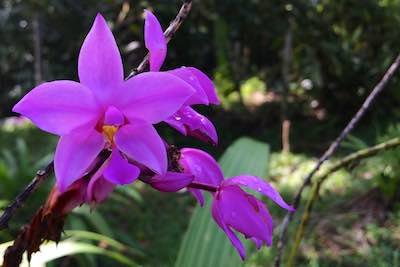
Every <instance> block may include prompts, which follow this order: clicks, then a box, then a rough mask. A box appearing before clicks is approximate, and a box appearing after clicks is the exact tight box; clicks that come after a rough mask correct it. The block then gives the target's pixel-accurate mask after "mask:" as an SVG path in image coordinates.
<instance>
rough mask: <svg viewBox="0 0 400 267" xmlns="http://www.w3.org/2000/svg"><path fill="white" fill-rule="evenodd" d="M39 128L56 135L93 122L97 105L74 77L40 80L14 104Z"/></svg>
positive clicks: (86, 89) (89, 125)
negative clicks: (74, 80) (39, 82)
mask: <svg viewBox="0 0 400 267" xmlns="http://www.w3.org/2000/svg"><path fill="white" fill-rule="evenodd" d="M13 111H14V112H18V113H20V114H22V115H24V116H25V117H28V118H29V119H31V120H32V121H33V123H34V124H35V125H36V126H38V127H39V128H40V129H42V130H44V131H46V132H50V133H53V134H57V135H64V134H67V133H69V132H70V131H72V130H74V129H76V128H78V127H82V126H86V127H91V126H94V125H95V124H96V120H97V117H98V106H97V104H96V100H95V98H94V96H93V94H92V92H91V91H90V90H89V89H88V88H86V87H85V86H83V85H81V84H79V83H77V82H73V81H54V82H47V83H43V84H41V85H39V86H37V87H35V88H34V89H33V90H31V91H30V92H29V93H28V94H27V95H25V96H24V97H23V98H22V99H21V100H20V101H19V102H18V103H17V104H16V105H15V106H14V108H13Z"/></svg>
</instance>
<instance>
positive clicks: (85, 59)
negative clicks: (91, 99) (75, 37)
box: [78, 14, 124, 103]
mask: <svg viewBox="0 0 400 267" xmlns="http://www.w3.org/2000/svg"><path fill="white" fill-rule="evenodd" d="M78 74H79V80H80V81H81V83H82V84H84V85H86V86H87V87H89V88H90V89H91V90H92V91H93V92H94V93H95V95H96V97H97V98H98V99H99V100H100V101H101V102H102V103H104V102H107V99H108V98H109V96H110V94H111V93H112V90H113V89H114V88H115V87H116V85H118V84H120V83H122V81H123V79H124V70H123V66H122V59H121V55H120V53H119V50H118V46H117V44H116V42H115V39H114V36H113V34H112V32H111V30H110V29H109V27H108V25H107V22H106V21H105V19H104V18H103V16H101V15H100V14H97V16H96V19H95V21H94V23H93V26H92V28H91V29H90V31H89V33H88V35H87V36H86V38H85V41H84V42H83V45H82V47H81V51H80V53H79V60H78ZM78 99H79V98H78Z"/></svg>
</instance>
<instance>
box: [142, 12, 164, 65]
mask: <svg viewBox="0 0 400 267" xmlns="http://www.w3.org/2000/svg"><path fill="white" fill-rule="evenodd" d="M145 14H146V21H145V23H144V43H145V46H146V48H147V49H148V50H149V53H150V59H149V61H150V71H159V70H160V68H161V66H162V64H163V62H164V59H165V56H166V55H167V41H166V40H165V37H164V32H163V30H162V28H161V25H160V22H159V21H158V20H157V18H156V17H155V16H154V15H153V13H151V12H150V11H148V10H145Z"/></svg>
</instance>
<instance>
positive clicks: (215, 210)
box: [211, 199, 246, 260]
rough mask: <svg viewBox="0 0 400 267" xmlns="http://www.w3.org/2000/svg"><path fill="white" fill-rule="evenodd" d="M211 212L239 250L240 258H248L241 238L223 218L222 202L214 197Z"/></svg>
mask: <svg viewBox="0 0 400 267" xmlns="http://www.w3.org/2000/svg"><path fill="white" fill-rule="evenodd" d="M211 214H212V216H213V218H214V221H215V222H216V223H217V224H218V226H219V227H221V228H222V230H223V231H224V232H225V234H226V235H227V236H228V238H229V240H230V241H231V243H232V245H233V246H234V247H235V249H236V250H237V251H238V252H239V255H240V258H241V259H242V260H244V259H245V258H246V250H245V248H244V246H243V244H242V242H241V241H240V239H239V238H238V237H237V236H236V235H235V233H234V232H233V231H232V230H231V229H230V228H229V226H228V225H227V224H226V223H225V221H224V219H223V215H222V213H221V208H220V203H219V200H218V199H214V201H213V204H212V207H211Z"/></svg>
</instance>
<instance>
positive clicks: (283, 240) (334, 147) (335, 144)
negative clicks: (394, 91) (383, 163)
mask: <svg viewBox="0 0 400 267" xmlns="http://www.w3.org/2000/svg"><path fill="white" fill-rule="evenodd" d="M399 66H400V54H398V55H397V57H396V59H395V60H394V62H393V63H392V65H390V67H389V69H387V71H386V72H385V74H384V76H383V78H382V79H381V80H380V81H379V83H378V84H377V85H376V86H375V87H374V89H373V90H372V91H371V93H370V94H369V95H368V97H367V98H366V99H365V101H364V103H363V104H362V106H361V107H360V109H359V110H358V111H357V113H356V114H355V115H354V116H353V117H352V119H351V120H350V122H349V123H348V124H347V125H346V127H345V128H344V129H343V131H342V132H341V133H340V134H339V136H338V137H337V138H336V139H335V141H333V142H332V143H331V145H330V146H329V148H328V149H327V150H326V151H325V153H324V154H323V155H322V156H321V157H320V158H319V159H318V161H317V163H316V165H315V167H314V168H313V169H312V170H311V171H310V173H309V174H308V175H307V176H306V177H305V178H304V181H303V183H302V185H301V186H300V189H299V191H298V192H297V194H296V196H295V198H294V201H293V207H294V208H297V207H298V206H299V204H300V200H301V195H302V193H303V190H304V188H305V187H306V186H308V185H309V184H310V183H311V179H312V177H313V176H314V174H315V173H316V172H317V171H318V170H319V169H320V168H321V166H322V164H323V163H324V162H325V161H326V160H327V159H329V158H330V157H331V156H332V155H333V153H335V151H336V150H337V149H338V148H339V146H340V144H341V143H342V141H343V140H344V139H345V138H346V137H347V135H348V134H349V133H350V132H351V131H352V130H353V129H354V128H355V127H356V126H357V124H358V122H359V121H360V120H361V118H362V117H363V116H364V114H365V113H366V111H367V110H368V108H369V107H370V106H371V104H372V103H373V101H374V100H375V98H376V97H377V96H378V95H379V93H380V92H382V91H383V89H384V88H385V87H386V85H387V84H388V82H389V81H390V80H391V78H392V77H393V76H394V74H395V73H396V71H397V69H398V68H399ZM293 216H294V213H291V212H288V213H287V214H286V216H285V219H284V220H283V222H282V226H281V230H280V234H279V241H278V246H277V254H276V257H275V267H278V266H280V265H281V258H282V253H283V249H284V247H285V246H286V233H287V229H288V226H289V223H290V221H291V220H292V219H293Z"/></svg>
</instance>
